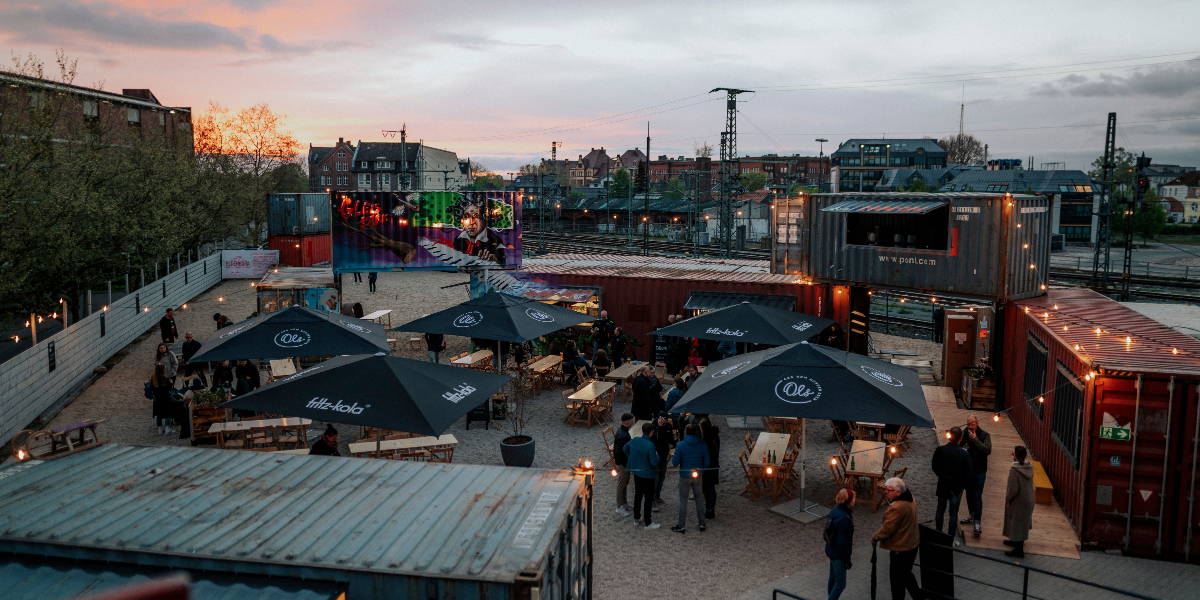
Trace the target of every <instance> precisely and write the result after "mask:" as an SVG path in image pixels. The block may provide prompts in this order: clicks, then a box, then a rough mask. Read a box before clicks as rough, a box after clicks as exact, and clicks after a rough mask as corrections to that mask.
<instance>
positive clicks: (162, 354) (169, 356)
mask: <svg viewBox="0 0 1200 600" xmlns="http://www.w3.org/2000/svg"><path fill="white" fill-rule="evenodd" d="M154 363H155V364H159V365H162V366H163V370H164V372H165V373H166V375H167V379H168V380H169V381H170V383H171V386H172V387H174V385H175V375H176V374H177V373H179V357H177V356H175V353H174V352H171V351H170V350H169V349H168V348H167V344H166V343H165V342H164V343H162V344H159V345H158V350H157V351H156V352H155V353H154Z"/></svg>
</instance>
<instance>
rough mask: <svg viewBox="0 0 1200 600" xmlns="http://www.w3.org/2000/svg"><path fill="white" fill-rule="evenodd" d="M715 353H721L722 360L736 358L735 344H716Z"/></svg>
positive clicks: (725, 342)
mask: <svg viewBox="0 0 1200 600" xmlns="http://www.w3.org/2000/svg"><path fill="white" fill-rule="evenodd" d="M717 352H720V353H721V359H722V360H724V359H726V358H731V357H734V356H737V344H735V343H733V342H731V341H729V340H725V341H723V342H721V343H720V344H717ZM689 366H691V365H689Z"/></svg>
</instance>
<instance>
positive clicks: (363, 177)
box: [358, 173, 371, 187]
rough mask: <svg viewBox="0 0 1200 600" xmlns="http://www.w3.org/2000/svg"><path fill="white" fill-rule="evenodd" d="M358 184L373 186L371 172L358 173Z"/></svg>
mask: <svg viewBox="0 0 1200 600" xmlns="http://www.w3.org/2000/svg"><path fill="white" fill-rule="evenodd" d="M358 185H360V186H364V187H371V174H370V173H359V174H358Z"/></svg>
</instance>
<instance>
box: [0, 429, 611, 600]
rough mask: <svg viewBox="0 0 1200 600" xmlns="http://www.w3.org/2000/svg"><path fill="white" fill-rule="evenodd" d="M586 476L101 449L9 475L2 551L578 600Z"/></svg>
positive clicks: (439, 594)
mask: <svg viewBox="0 0 1200 600" xmlns="http://www.w3.org/2000/svg"><path fill="white" fill-rule="evenodd" d="M591 478H592V475H590V474H575V473H574V472H572V471H560V470H539V469H522V468H513V467H494V466H483V465H454V464H442V463H423V462H410V461H391V460H365V459H354V458H343V457H333V456H297V455H288V454H275V453H263V452H237V451H229V450H215V449H200V448H175V447H161V446H160V447H137V446H125V445H120V444H105V445H103V446H99V447H97V448H94V449H92V450H88V451H85V452H80V453H77V454H74V455H71V456H68V457H64V458H61V459H58V460H53V461H46V462H26V463H19V464H17V465H15V466H13V467H10V468H9V469H6V470H3V471H0V523H2V524H3V527H0V545H2V546H3V547H4V549H5V551H6V552H8V553H10V554H12V555H16V556H19V557H44V558H48V559H75V560H83V561H97V562H98V561H104V562H106V563H108V564H110V565H123V566H136V567H138V568H142V569H161V568H164V567H166V568H173V569H184V570H189V571H205V572H207V573H217V574H222V573H224V574H235V573H236V574H237V575H238V576H239V577H246V578H253V577H261V576H270V577H271V579H272V580H273V581H277V582H279V583H278V584H277V585H279V586H280V587H285V586H287V585H289V584H300V583H301V582H305V583H308V584H309V585H313V584H333V585H337V586H343V587H344V589H345V591H346V596H345V598H346V600H373V599H384V598H387V599H393V598H395V599H405V598H407V599H417V598H420V599H426V598H439V599H453V600H466V599H468V598H469V599H471V600H479V599H484V600H490V599H504V600H524V599H533V598H541V599H543V600H567V599H573V598H580V599H582V598H590V597H591V585H592V552H591V533H592V531H591V526H592V490H591V487H592V479H591ZM50 489H53V490H54V492H53V493H52V494H47V490H50Z"/></svg>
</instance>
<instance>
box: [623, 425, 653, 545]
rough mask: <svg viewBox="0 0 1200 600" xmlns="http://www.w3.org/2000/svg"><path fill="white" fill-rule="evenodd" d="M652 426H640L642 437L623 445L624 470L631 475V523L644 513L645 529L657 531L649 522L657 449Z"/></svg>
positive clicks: (638, 519) (635, 521) (639, 518)
mask: <svg viewBox="0 0 1200 600" xmlns="http://www.w3.org/2000/svg"><path fill="white" fill-rule="evenodd" d="M653 435H654V425H653V424H650V423H643V424H642V436H641V437H639V438H636V439H633V440H630V441H629V442H628V443H627V444H625V468H626V469H629V472H630V473H632V474H633V522H634V523H637V522H638V521H640V520H641V518H642V517H641V513H646V529H658V527H659V525H658V523H652V522H650V521H651V519H650V515H651V512H652V507H653V504H654V478H655V477H656V476H657V475H658V449H657V448H655V447H654V439H653Z"/></svg>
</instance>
